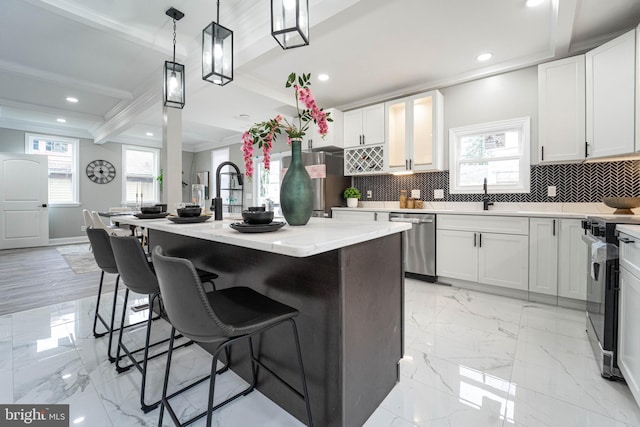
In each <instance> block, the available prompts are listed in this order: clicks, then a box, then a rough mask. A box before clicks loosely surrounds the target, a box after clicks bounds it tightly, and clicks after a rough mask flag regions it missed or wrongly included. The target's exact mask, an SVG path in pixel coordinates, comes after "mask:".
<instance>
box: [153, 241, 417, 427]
mask: <svg viewBox="0 0 640 427" xmlns="http://www.w3.org/2000/svg"><path fill="white" fill-rule="evenodd" d="M401 239H402V233H395V234H391V235H388V236H385V237H380V238H377V239H374V240H369V241H365V242H362V243H357V244H354V245H351V246H345V247H342V248H339V249H336V250H332V251H328V252H323V253H319V254H316V255H311V256H308V257H291V256H287V255H280V254H275V253H271V252H265V251H261V250H256V249H249V248H244V247H240V246H234V245H229V244H225V243H219V242H214V241H210V240H203V239H199V238H195V237H186V236H182V235H178V234H173V233H168V232H164V231H158V230H153V229H150V230H149V241H150V243H151V245H152V246H155V245H160V246H162V248H163V249H164V250H165V251H166V252H167V253H168V254H170V255H172V256H180V257H184V258H188V259H190V260H191V261H192V262H193V263H194V265H195V266H196V267H199V268H203V269H206V270H209V271H213V272H215V273H218V274H219V275H220V277H219V278H218V279H217V280H216V286H217V287H218V289H222V288H225V287H230V286H248V287H251V288H253V289H255V290H256V291H258V292H261V293H263V294H265V295H267V296H269V297H271V298H273V299H276V300H278V301H281V302H283V303H285V304H288V305H290V306H292V307H295V308H297V309H298V310H299V311H300V316H299V317H298V318H297V319H296V322H297V324H298V329H299V332H300V343H301V347H302V356H303V360H304V367H305V372H306V375H307V383H308V386H309V395H310V398H311V410H312V414H313V421H314V424H315V425H316V426H320V427H330V426H336V427H338V426H340V427H353V426H361V425H362V424H364V422H365V421H366V420H367V419H368V418H369V416H370V415H371V414H372V413H373V412H374V411H375V409H376V408H377V407H378V406H379V405H380V403H381V402H382V400H383V399H384V398H385V397H386V396H387V394H388V393H389V392H390V391H391V389H392V388H393V387H394V385H395V384H396V382H397V381H399V380H400V375H399V367H398V361H399V360H400V358H401V357H402V352H403V323H402V322H403V319H402V318H403V296H404V295H403V294H404V288H403V285H404V279H403V271H402V241H401ZM286 327H287V325H281V326H279V327H277V328H275V329H273V330H270V331H268V332H267V333H266V334H265V336H264V338H265V339H263V340H254V348H255V351H256V353H258V352H259V354H260V357H261V358H262V360H263V361H264V362H265V364H267V366H270V367H272V369H273V370H274V371H275V372H276V373H277V374H278V375H280V376H281V377H283V378H284V379H285V380H286V381H288V382H290V383H291V384H293V385H294V386H296V387H297V388H298V389H299V390H300V389H301V386H300V379H299V376H298V375H299V374H298V368H297V363H296V361H295V357H296V356H295V350H294V345H293V342H292V339H291V335H290V333H289V332H288V331H285V330H284V329H280V328H286ZM245 347H247V346H246V345H244V346H237V348H235V347H234V348H233V351H232V363H231V369H232V370H233V371H234V372H236V373H237V374H238V375H240V376H242V377H243V378H244V379H245V380H248V379H249V378H250V369H251V368H250V363H249V362H248V360H247V357H246V356H247V349H246V348H245ZM239 356H242V357H239ZM257 388H258V389H259V390H260V391H261V392H262V393H263V394H264V395H266V396H267V397H268V398H269V399H271V400H273V401H274V402H275V403H277V404H278V405H280V406H281V407H282V408H284V409H285V410H287V411H288V412H289V413H291V414H293V415H294V416H295V417H296V418H298V419H299V420H301V421H302V422H303V423H306V412H305V409H304V402H303V401H302V400H301V399H299V398H298V397H297V396H295V395H294V394H293V393H292V392H291V391H290V390H288V389H286V388H285V387H284V386H283V385H282V384H281V383H280V382H278V381H277V380H275V379H273V377H272V376H271V375H270V374H269V373H267V372H260V373H259V379H258V387H257ZM240 402H241V401H240Z"/></svg>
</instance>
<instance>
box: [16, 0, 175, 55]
mask: <svg viewBox="0 0 640 427" xmlns="http://www.w3.org/2000/svg"><path fill="white" fill-rule="evenodd" d="M23 1H26V2H28V3H31V4H32V5H34V6H37V7H39V8H41V9H44V10H48V11H49V12H53V13H55V14H57V15H60V16H63V17H65V18H68V19H72V20H74V21H76V22H78V23H80V24H82V25H86V26H89V27H92V28H95V29H96V30H99V31H103V32H105V33H108V34H111V35H114V36H116V37H120V38H121V39H124V40H127V41H129V42H132V43H135V44H137V45H139V46H142V47H145V48H147V49H152V50H154V51H156V52H159V53H161V54H163V55H165V56H171V55H172V54H173V45H172V44H170V43H169V42H168V39H167V40H165V39H161V40H159V38H158V35H157V34H153V33H151V32H149V31H143V30H140V29H139V28H136V27H135V26H133V25H125V24H123V23H120V22H118V21H116V20H114V19H111V18H109V17H108V16H106V15H101V14H99V13H96V12H95V11H93V10H91V9H89V8H87V7H84V6H81V4H80V3H79V2H75V1H69V0H23ZM176 49H177V51H178V52H179V54H180V55H179V56H182V55H184V54H185V53H186V52H183V51H182V50H181V48H180V47H179V46H177V47H176ZM178 52H177V53H178Z"/></svg>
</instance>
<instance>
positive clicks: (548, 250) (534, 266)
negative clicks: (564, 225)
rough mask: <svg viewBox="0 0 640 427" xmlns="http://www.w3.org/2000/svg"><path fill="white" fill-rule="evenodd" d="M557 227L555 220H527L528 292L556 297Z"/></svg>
mask: <svg viewBox="0 0 640 427" xmlns="http://www.w3.org/2000/svg"><path fill="white" fill-rule="evenodd" d="M558 226H559V224H558V220H556V219H551V218H531V219H529V292H536V293H539V294H545V295H552V296H556V295H558V240H559V237H558V235H559V233H558V231H559V230H558ZM585 246H586V245H585ZM585 259H586V258H585ZM585 272H586V270H585Z"/></svg>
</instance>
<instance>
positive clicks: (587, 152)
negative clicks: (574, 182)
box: [584, 141, 589, 159]
mask: <svg viewBox="0 0 640 427" xmlns="http://www.w3.org/2000/svg"><path fill="white" fill-rule="evenodd" d="M587 157H589V143H588V142H587V141H585V142H584V158H585V159H586V158H587Z"/></svg>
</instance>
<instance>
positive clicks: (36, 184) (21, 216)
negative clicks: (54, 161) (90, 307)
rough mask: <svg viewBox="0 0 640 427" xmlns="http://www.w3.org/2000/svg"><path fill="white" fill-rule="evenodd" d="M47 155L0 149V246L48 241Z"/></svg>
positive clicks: (8, 246)
mask: <svg viewBox="0 0 640 427" xmlns="http://www.w3.org/2000/svg"><path fill="white" fill-rule="evenodd" d="M48 175H49V170H48V161H47V156H42V155H37V154H13V153H0V178H1V181H0V249H13V248H28V247H34V246H46V245H48V244H49V215H48V211H47V203H48V193H49V189H48V187H49V185H48V183H49V181H48Z"/></svg>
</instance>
